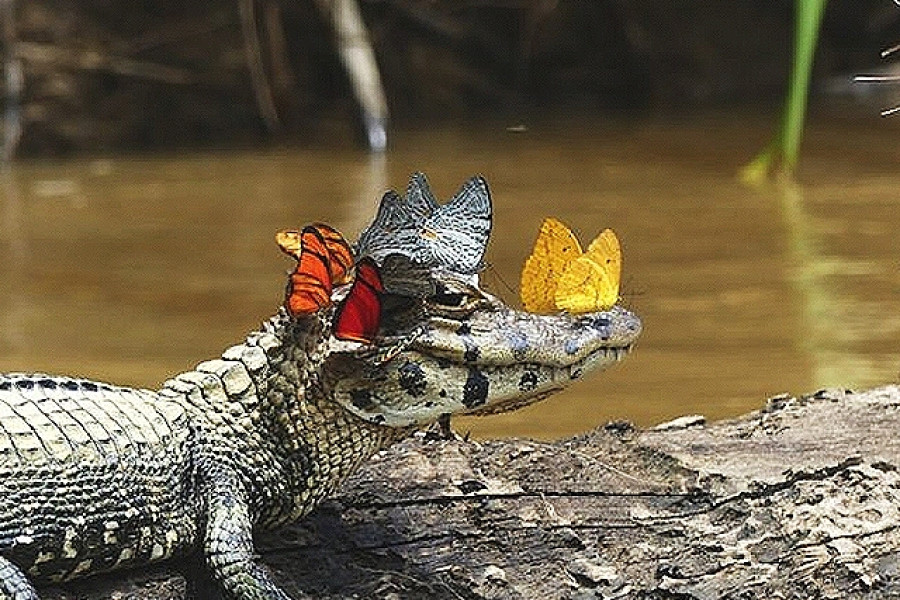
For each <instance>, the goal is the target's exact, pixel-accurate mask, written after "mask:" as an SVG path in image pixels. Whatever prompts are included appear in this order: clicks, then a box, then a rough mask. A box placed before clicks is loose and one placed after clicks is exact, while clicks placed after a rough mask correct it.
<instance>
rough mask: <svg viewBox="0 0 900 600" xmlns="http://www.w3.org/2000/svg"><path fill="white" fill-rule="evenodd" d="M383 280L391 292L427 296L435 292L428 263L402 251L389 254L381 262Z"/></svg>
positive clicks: (409, 295) (414, 296) (408, 295)
mask: <svg viewBox="0 0 900 600" xmlns="http://www.w3.org/2000/svg"><path fill="white" fill-rule="evenodd" d="M381 281H382V283H383V284H384V289H385V291H386V292H388V293H390V294H399V295H401V296H407V297H410V298H425V297H427V296H433V295H434V293H435V287H436V286H435V282H434V279H433V278H432V277H431V269H430V268H429V267H428V266H427V265H423V264H420V263H417V262H414V261H413V260H412V259H411V258H410V257H408V256H407V255H405V254H401V253H394V254H388V255H387V256H386V257H384V260H383V261H382V263H381Z"/></svg>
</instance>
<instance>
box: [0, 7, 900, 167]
mask: <svg viewBox="0 0 900 600" xmlns="http://www.w3.org/2000/svg"><path fill="white" fill-rule="evenodd" d="M255 7H256V15H257V25H258V31H259V34H260V40H261V43H260V46H259V48H260V52H261V54H262V55H263V59H264V61H265V64H266V66H267V76H268V81H267V84H268V85H269V86H270V88H271V91H272V95H273V97H274V99H275V103H276V105H277V107H278V111H279V115H280V117H281V125H282V127H281V129H280V131H279V132H278V133H277V134H275V135H274V137H275V138H276V139H281V140H284V139H287V140H292V141H295V140H306V141H315V140H317V139H324V137H325V136H324V135H323V134H322V133H321V132H322V129H323V128H322V126H323V124H327V123H352V122H353V121H354V119H356V109H355V105H354V102H353V98H352V95H351V93H350V91H349V88H348V84H347V80H346V76H345V74H344V71H343V69H342V68H341V65H340V62H339V60H338V58H337V55H336V52H335V44H336V43H337V42H336V41H335V38H334V33H333V30H332V28H331V27H330V25H329V24H328V23H327V22H326V21H325V19H324V18H323V16H322V13H321V12H320V11H319V10H317V5H316V4H315V3H314V2H312V1H308V0H299V1H296V0H292V1H290V2H285V1H280V2H279V1H277V0H255ZM360 7H361V10H362V12H363V16H364V19H365V21H366V25H367V27H368V28H369V33H370V34H371V40H372V45H373V46H374V48H375V51H376V54H377V58H378V62H379V66H380V69H381V74H382V77H383V82H384V88H385V91H386V94H387V96H388V100H389V106H390V110H391V117H392V121H393V123H394V124H400V125H403V124H408V123H411V122H415V123H416V124H417V125H418V124H421V123H425V124H426V125H427V123H428V122H429V120H432V119H448V118H468V117H472V116H483V115H491V116H501V117H508V116H511V117H516V116H520V115H523V114H535V113H541V114H543V113H546V112H552V113H560V112H567V111H592V112H597V113H598V114H602V113H606V112H620V111H690V110H696V109H702V108H708V107H723V106H726V107H727V106H734V105H742V106H745V105H748V104H758V105H759V106H761V107H762V108H763V109H764V110H771V111H772V114H773V121H774V119H775V118H776V116H777V113H778V110H779V105H780V98H781V97H782V94H783V93H784V90H785V86H786V81H787V76H788V72H789V68H790V62H791V43H792V40H791V36H792V30H793V3H792V2H790V1H789V0H778V1H769V2H759V1H757V0H735V1H728V2H698V1H687V0H673V1H669V2H651V1H649V0H643V1H634V2H628V1H624V0H571V1H564V0H563V1H554V0H530V1H529V0H521V1H516V0H495V1H491V0H470V1H457V0H454V1H438V0H361V1H360ZM13 14H14V32H13V34H12V38H11V39H10V38H9V36H7V39H6V40H5V44H4V46H5V47H4V52H5V54H6V55H7V56H9V55H10V53H11V52H13V53H15V54H16V55H17V56H19V57H21V59H22V63H23V67H24V75H25V86H24V90H23V96H22V123H23V135H22V139H21V142H20V145H19V154H25V155H36V154H37V155H46V154H54V155H55V154H64V153H71V152H73V151H84V150H87V151H96V150H103V149H125V148H141V149H143V148H160V147H162V148H171V147H184V146H190V145H197V144H202V145H209V144H226V143H234V142H243V143H246V142H253V141H263V140H267V139H272V137H273V134H272V133H271V132H269V131H267V129H266V128H265V127H264V125H263V123H262V120H261V119H260V116H259V110H258V107H257V105H256V102H255V97H254V92H253V87H252V83H251V79H250V75H249V73H248V69H247V60H246V58H247V57H246V52H247V50H246V44H245V41H244V36H243V34H242V31H241V27H240V17H239V14H240V11H239V6H238V3H237V2H227V3H223V2H220V1H218V0H197V1H195V2H188V3H173V2H155V1H154V2H149V1H143V2H142V1H133V2H127V3H123V2H111V1H93V2H78V1H72V0H29V1H28V2H21V1H20V2H17V3H16V4H15V5H14V11H13ZM273 32H274V35H273ZM282 35H283V38H281V36H282ZM898 40H900V8H897V7H896V6H895V5H894V4H893V2H891V1H890V0H842V1H833V2H831V3H830V4H829V6H828V8H827V10H826V15H825V20H824V25H823V29H822V34H821V36H820V41H819V48H818V54H817V59H816V74H815V78H814V82H817V83H818V84H819V87H820V88H821V85H822V82H825V81H827V80H828V78H829V77H832V76H836V75H843V76H850V75H852V74H853V72H859V71H861V70H865V69H867V68H871V67H874V66H877V65H878V64H879V56H878V52H879V50H880V49H883V48H885V47H888V46H890V45H892V44H893V43H894V42H896V41H898ZM340 126H344V125H340ZM325 129H326V130H328V128H327V127H326V128H325ZM329 137H332V138H333V137H334V136H329ZM337 139H343V138H341V137H340V136H338V138H337Z"/></svg>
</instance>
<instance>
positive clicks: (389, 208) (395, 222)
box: [356, 190, 424, 262]
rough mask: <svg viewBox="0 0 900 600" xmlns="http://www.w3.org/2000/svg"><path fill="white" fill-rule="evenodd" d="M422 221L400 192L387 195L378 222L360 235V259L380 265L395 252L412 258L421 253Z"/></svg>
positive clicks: (377, 216) (374, 222)
mask: <svg viewBox="0 0 900 600" xmlns="http://www.w3.org/2000/svg"><path fill="white" fill-rule="evenodd" d="M420 222H421V220H420V219H418V218H417V217H416V216H415V214H414V213H413V212H412V211H411V210H410V209H409V207H408V206H407V204H406V202H405V201H404V200H403V199H402V198H400V196H399V195H397V192H395V191H393V190H390V191H388V192H386V193H385V194H384V196H382V198H381V204H379V206H378V213H377V214H376V215H375V220H374V221H372V224H371V225H369V226H368V227H367V228H366V229H365V230H364V231H363V232H362V234H360V236H359V241H358V242H357V243H356V254H357V256H359V257H363V256H371V257H373V258H374V259H375V260H377V261H379V262H380V261H381V260H382V259H383V258H384V257H385V256H387V255H388V254H391V253H393V252H402V253H404V254H407V255H408V256H410V257H412V256H413V255H414V254H419V253H421V251H420V250H418V249H419V248H421V247H422V246H424V244H423V243H422V241H421V240H420V239H419V236H418V230H419V227H420V225H419V223H420Z"/></svg>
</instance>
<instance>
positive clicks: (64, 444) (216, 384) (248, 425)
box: [0, 274, 640, 600]
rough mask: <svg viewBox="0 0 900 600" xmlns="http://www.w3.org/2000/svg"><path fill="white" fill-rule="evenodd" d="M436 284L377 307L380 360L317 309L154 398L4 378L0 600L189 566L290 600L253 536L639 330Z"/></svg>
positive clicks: (618, 319)
mask: <svg viewBox="0 0 900 600" xmlns="http://www.w3.org/2000/svg"><path fill="white" fill-rule="evenodd" d="M435 279H436V284H437V285H436V287H437V288H438V289H440V290H441V293H440V294H438V295H435V296H434V297H431V298H428V299H422V300H417V301H414V302H411V303H406V304H402V303H401V304H400V305H398V306H396V307H392V308H390V309H387V310H388V314H386V315H385V319H384V326H383V333H384V336H383V337H382V338H380V340H379V341H378V342H377V347H375V348H369V347H365V348H359V347H358V346H356V345H354V344H348V343H346V342H339V341H337V340H335V339H334V338H333V337H332V336H331V335H330V327H331V319H332V316H333V310H332V309H330V308H329V309H324V310H322V311H320V312H319V313H318V314H316V315H313V316H310V317H307V318H300V319H294V318H291V317H289V316H288V315H287V314H286V313H284V312H283V311H282V312H280V313H279V314H278V315H277V316H275V317H273V318H272V319H271V320H270V321H268V322H267V323H266V324H265V325H264V327H263V328H262V330H261V331H259V332H255V333H253V334H251V335H250V336H249V337H248V338H247V340H246V341H245V342H244V343H243V344H240V345H238V346H234V347H232V348H229V349H228V350H226V351H225V352H224V353H223V355H222V357H221V358H220V359H216V360H212V361H207V362H204V363H201V364H199V365H198V366H197V367H196V369H195V370H193V371H190V372H187V373H183V374H181V375H178V376H177V377H175V378H174V379H171V380H170V381H168V382H166V384H165V385H164V387H163V389H161V390H160V391H159V392H150V391H146V390H132V389H126V388H121V387H115V386H111V385H106V384H99V383H94V382H87V381H81V380H75V379H67V378H58V377H49V376H44V375H5V376H0V557H2V558H0V598H12V599H14V600H25V599H29V600H30V599H33V598H36V597H37V595H36V592H35V591H34V589H33V588H32V587H31V584H30V583H29V582H28V579H31V580H33V581H37V582H46V581H64V580H68V579H73V578H76V577H80V576H84V575H88V574H91V573H97V572H102V571H108V570H112V569H117V568H122V567H128V566H136V565H143V564H147V563H150V562H155V561H159V560H163V559H166V558H169V557H172V556H175V555H184V554H188V553H192V552H196V551H200V552H202V554H203V556H204V557H205V560H206V563H207V565H208V567H209V569H210V571H211V573H212V575H213V577H214V578H215V579H216V580H217V581H218V582H219V583H220V584H221V585H222V587H223V589H224V591H225V594H226V596H227V597H228V598H233V599H240V600H244V599H247V600H249V599H266V600H274V599H286V598H288V596H287V595H286V594H285V593H284V592H282V591H281V590H279V589H278V587H277V586H276V585H275V584H274V582H273V581H272V580H271V578H270V576H269V574H268V572H267V571H266V570H265V569H264V568H263V567H262V566H260V565H258V564H257V563H255V562H254V560H253V538H252V531H253V528H254V527H262V528H273V527H277V526H279V525H281V524H284V523H287V522H291V521H295V520H297V519H299V518H301V517H303V516H304V515H306V514H307V513H308V512H309V511H310V510H312V509H313V507H315V506H316V504H317V503H318V502H319V501H320V500H322V499H323V498H324V497H326V496H327V495H328V494H330V493H331V492H332V491H333V490H334V489H335V487H336V486H337V485H338V484H339V483H340V482H341V481H342V480H343V479H344V478H345V477H346V476H347V475H348V474H349V473H350V472H352V471H353V469H355V468H356V467H357V466H358V465H359V464H360V463H361V462H362V461H364V460H366V459H367V458H368V457H369V456H371V455H372V454H373V453H375V452H376V451H378V450H379V449H381V448H384V447H386V446H388V445H390V444H391V443H393V442H394V441H396V440H398V439H400V438H401V437H403V436H405V435H407V434H408V433H409V432H411V431H412V430H413V429H414V428H416V427H419V426H422V425H426V424H428V423H430V422H433V421H435V420H436V419H437V418H438V417H440V416H441V415H443V414H448V413H451V414H461V413H490V412H501V411H506V410H512V409H515V408H518V407H520V406H523V405H526V404H530V403H532V402H535V401H537V400H539V399H541V398H544V397H546V396H547V395H549V394H551V393H553V392H555V391H557V390H559V389H561V388H562V387H563V386H564V385H566V384H567V383H568V382H569V381H571V380H572V379H576V378H578V377H580V376H581V375H582V373H583V372H584V371H586V370H587V369H592V368H594V369H597V368H604V367H607V366H609V365H611V364H613V363H615V362H617V361H618V360H620V359H621V358H622V357H624V355H625V354H626V353H627V351H628V350H629V349H630V348H631V345H632V344H633V343H634V341H635V340H636V338H637V337H638V335H639V333H640V321H639V320H638V319H637V317H635V316H634V315H632V314H631V313H629V312H628V311H626V310H624V309H622V308H619V307H614V308H613V309H611V310H610V311H607V312H603V313H592V314H588V315H580V316H567V315H555V316H542V315H532V314H526V313H521V312H517V311H515V310H512V309H510V308H509V307H507V306H505V305H504V304H503V303H501V302H500V301H499V300H497V299H495V298H493V297H491V296H489V295H488V294H485V293H483V292H481V291H480V290H478V289H477V288H474V287H472V286H471V285H470V284H468V283H460V282H459V281H456V280H454V278H453V277H452V276H449V275H447V276H446V277H445V276H443V275H440V274H437V275H435ZM26 574H27V578H26Z"/></svg>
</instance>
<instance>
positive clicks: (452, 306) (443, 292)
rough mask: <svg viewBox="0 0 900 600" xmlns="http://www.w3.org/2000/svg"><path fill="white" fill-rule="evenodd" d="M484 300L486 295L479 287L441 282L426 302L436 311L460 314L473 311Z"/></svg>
mask: <svg viewBox="0 0 900 600" xmlns="http://www.w3.org/2000/svg"><path fill="white" fill-rule="evenodd" d="M461 288H462V289H461ZM483 300H484V297H483V296H482V295H481V294H479V293H478V290H477V288H470V287H469V286H459V287H457V286H446V285H442V284H439V285H438V287H437V290H436V292H435V293H434V294H432V295H431V296H429V297H428V299H427V300H426V304H427V305H428V307H429V308H430V309H431V311H432V312H434V313H438V314H445V315H460V314H468V313H471V312H473V311H474V310H476V309H477V308H478V306H479V305H480V304H481V302H482V301H483Z"/></svg>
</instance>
